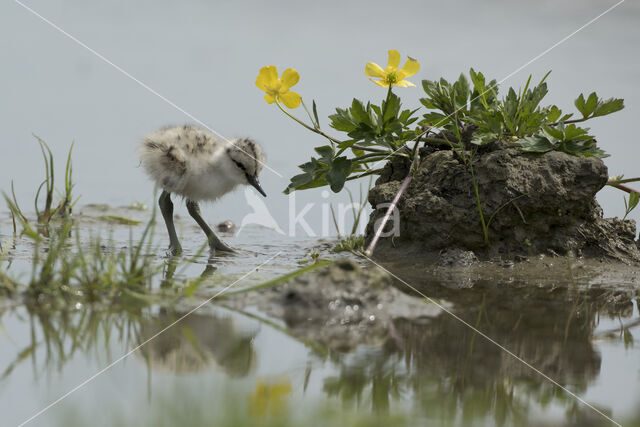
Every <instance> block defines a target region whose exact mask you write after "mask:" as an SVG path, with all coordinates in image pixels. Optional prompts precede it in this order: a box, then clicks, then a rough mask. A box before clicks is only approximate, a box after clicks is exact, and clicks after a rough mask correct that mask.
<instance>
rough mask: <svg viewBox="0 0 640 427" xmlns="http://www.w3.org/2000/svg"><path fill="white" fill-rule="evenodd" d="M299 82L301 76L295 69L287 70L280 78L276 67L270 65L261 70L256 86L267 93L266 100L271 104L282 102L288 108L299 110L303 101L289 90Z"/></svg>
mask: <svg viewBox="0 0 640 427" xmlns="http://www.w3.org/2000/svg"><path fill="white" fill-rule="evenodd" d="M298 80H300V75H299V74H298V72H297V71H296V70H294V69H293V68H287V69H286V70H284V72H283V73H282V77H281V78H278V69H277V68H276V67H275V65H269V66H267V67H262V68H261V69H260V73H259V74H258V78H257V79H256V86H258V88H260V89H261V90H263V91H265V92H267V94H266V95H265V96H264V100H265V101H267V102H268V103H269V104H273V103H274V102H277V101H282V102H283V103H284V105H286V106H287V108H298V106H300V101H301V98H300V95H299V94H297V93H296V92H291V91H289V88H291V86H293V85H295V84H296V83H298Z"/></svg>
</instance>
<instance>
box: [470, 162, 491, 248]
mask: <svg viewBox="0 0 640 427" xmlns="http://www.w3.org/2000/svg"><path fill="white" fill-rule="evenodd" d="M469 170H470V171H471V182H472V183H473V191H474V192H475V195H476V204H477V206H478V215H480V224H481V225H482V233H483V235H484V244H485V245H489V229H488V228H487V224H486V223H485V221H484V214H483V213H482V204H481V203H480V191H479V190H478V181H477V180H476V175H475V173H474V172H473V158H471V159H469Z"/></svg>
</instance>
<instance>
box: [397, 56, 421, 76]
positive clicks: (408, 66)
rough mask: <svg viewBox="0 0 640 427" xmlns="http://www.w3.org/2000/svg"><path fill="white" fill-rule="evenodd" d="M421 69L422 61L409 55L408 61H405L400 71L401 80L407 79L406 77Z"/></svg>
mask: <svg viewBox="0 0 640 427" xmlns="http://www.w3.org/2000/svg"><path fill="white" fill-rule="evenodd" d="M418 71H420V63H419V62H418V61H416V60H415V59H413V58H411V57H409V59H408V60H407V62H405V63H404V65H403V66H402V68H401V69H400V71H398V78H399V79H400V80H403V79H405V78H406V77H411V76H413V75H414V74H416V73H417V72H418Z"/></svg>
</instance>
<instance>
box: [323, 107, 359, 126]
mask: <svg viewBox="0 0 640 427" xmlns="http://www.w3.org/2000/svg"><path fill="white" fill-rule="evenodd" d="M329 119H330V120H331V125H330V126H331V127H332V128H334V129H336V130H339V131H342V132H352V131H354V130H355V129H356V128H357V125H356V124H355V123H354V121H353V120H352V119H351V116H350V115H349V112H348V111H347V110H344V109H342V108H336V114H332V115H330V116H329Z"/></svg>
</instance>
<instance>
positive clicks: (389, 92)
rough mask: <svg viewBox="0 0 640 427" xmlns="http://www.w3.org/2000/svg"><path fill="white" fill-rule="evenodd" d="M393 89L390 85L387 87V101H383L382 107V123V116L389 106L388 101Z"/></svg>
mask: <svg viewBox="0 0 640 427" xmlns="http://www.w3.org/2000/svg"><path fill="white" fill-rule="evenodd" d="M392 88H393V85H392V84H390V85H389V90H387V99H386V100H385V101H384V105H383V106H382V121H383V122H384V115H385V114H386V112H387V105H389V99H390V98H391V89H392Z"/></svg>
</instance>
